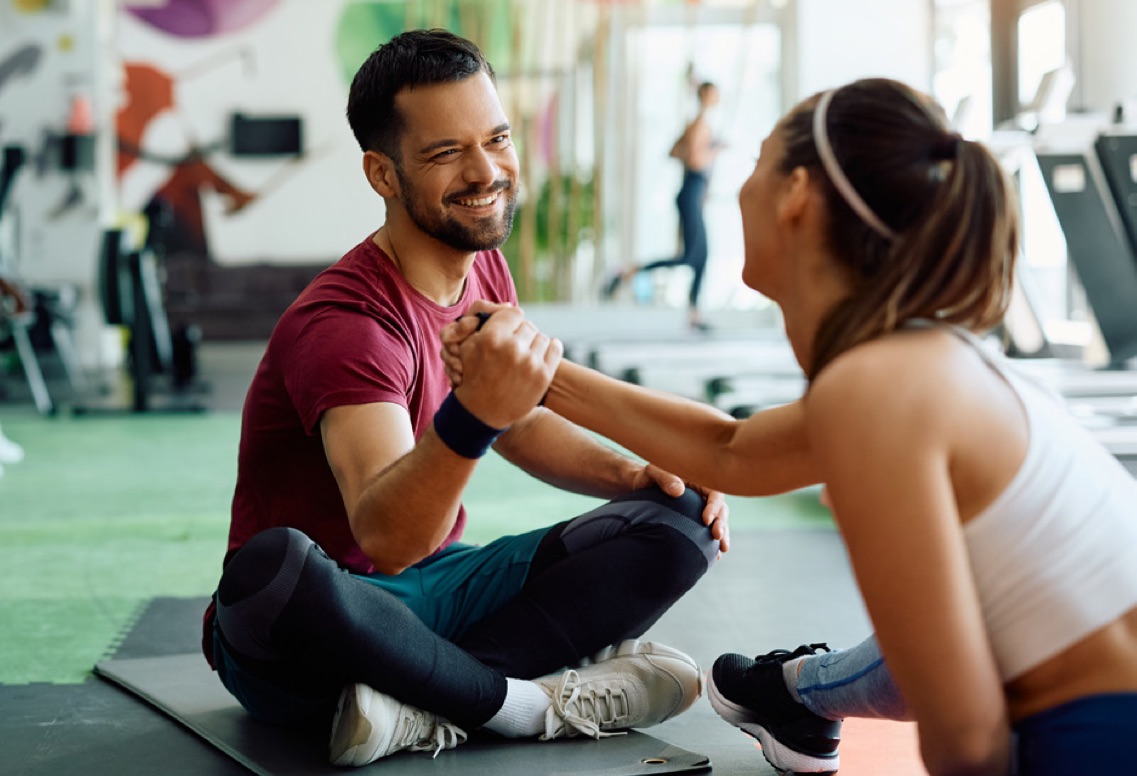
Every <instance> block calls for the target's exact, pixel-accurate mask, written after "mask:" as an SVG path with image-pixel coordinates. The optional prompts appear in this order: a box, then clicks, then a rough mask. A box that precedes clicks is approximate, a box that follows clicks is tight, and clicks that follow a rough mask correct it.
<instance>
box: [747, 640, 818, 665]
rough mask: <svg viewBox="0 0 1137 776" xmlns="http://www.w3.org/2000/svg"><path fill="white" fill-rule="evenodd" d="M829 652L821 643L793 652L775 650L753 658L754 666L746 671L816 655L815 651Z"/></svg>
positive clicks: (803, 646) (805, 645)
mask: <svg viewBox="0 0 1137 776" xmlns="http://www.w3.org/2000/svg"><path fill="white" fill-rule="evenodd" d="M818 650H821V651H823V652H829V651H830V649H829V645H828V644H826V643H824V642H822V643H819V644H803V645H801V646H800V647H798V648H797V649H795V650H794V651H793V652H791V651H790V650H788V649H775V650H773V651H771V652H767V653H766V654H765V655H758V656H756V657H755V658H754V664H753V665H751V666H750V667H749V668H747V669H746V670H747V671H752V670H754V669H756V668H758V667H759V666H765V665H769V664H770V663H785V662H788V661H789V660H792V659H793V658H795V657H802V656H804V655H816V654H817V651H818Z"/></svg>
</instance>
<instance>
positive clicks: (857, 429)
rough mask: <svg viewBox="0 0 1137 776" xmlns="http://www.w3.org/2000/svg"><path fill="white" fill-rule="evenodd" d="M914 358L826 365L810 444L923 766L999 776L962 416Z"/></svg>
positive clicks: (1002, 704)
mask: <svg viewBox="0 0 1137 776" xmlns="http://www.w3.org/2000/svg"><path fill="white" fill-rule="evenodd" d="M882 345H883V347H882ZM913 357H914V353H913V351H912V350H906V351H900V350H898V349H895V348H891V347H889V346H888V345H887V344H883V343H878V344H877V345H875V346H874V345H870V346H863V347H861V348H858V349H857V350H856V351H853V352H851V353H849V354H846V355H845V356H843V357H842V358H841V359H839V360H838V361H835V362H834V363H833V364H831V365H830V366H829V367H827V368H826V370H825V371H824V372H823V373H822V374H821V375H820V376H819V377H818V378H817V379H816V380H815V381H814V384H813V386H812V389H811V392H810V394H809V397H808V399H807V400H806V411H807V426H808V435H809V441H810V445H811V449H812V450H813V451H814V454H815V456H816V459H817V462H818V466H819V467H820V471H821V474H822V476H823V478H824V480H825V481H826V483H827V487H828V490H829V496H830V499H831V500H832V504H833V509H834V513H835V517H836V519H837V523H838V525H839V527H840V529H841V533H842V536H843V538H844V540H845V543H846V545H847V547H848V551H849V556H850V559H851V561H852V566H853V570H854V573H855V575H856V579H857V583H858V585H859V586H860V589H861V593H862V595H863V596H864V600H865V603H866V606H867V608H868V611H869V614H870V616H871V618H872V622H873V625H874V626H875V628H876V631H877V636H878V639H879V642H880V646H881V651H882V652H883V654H884V657H885V660H886V661H887V663H888V667H889V670H890V671H891V673H892V675H893V677H894V679H895V680H896V684H897V687H898V688H899V689H900V691H901V693H902V694H903V696H904V699H905V702H906V703H907V705H908V707H909V709H910V710H911V712H912V714H913V716H914V717H915V719H916V721H917V723H918V726H919V731H920V742H921V751H922V754H923V758H924V763H925V765H926V766H927V768H928V770H929V771H930V772H931V773H932V774H997V775H998V776H1005V774H1006V773H1008V768H1009V762H1010V759H1009V758H1010V730H1009V723H1008V720H1007V711H1006V701H1005V697H1004V692H1003V686H1002V682H1001V680H1000V677H999V674H998V671H997V668H996V665H995V660H994V656H993V654H992V651H991V647H990V645H989V643H988V639H987V633H986V628H985V626H984V622H983V618H982V614H981V611H980V606H979V599H978V594H977V592H976V590H975V587H974V584H973V581H972V577H971V573H970V568H969V564H968V558H967V548H966V545H965V543H964V537H963V530H962V525H961V523H960V516H959V513H958V510H957V508H956V492H955V486H954V484H953V480H952V464H953V449H954V447H953V444H952V439H953V434H954V431H953V426H955V425H958V424H959V423H960V422H961V421H960V419H959V418H957V417H955V414H956V413H954V412H953V408H952V397H951V392H952V389H951V387H950V385H951V383H950V376H945V375H943V374H937V372H936V368H935V365H934V364H924V365H919V364H917V365H914V364H913ZM916 357H917V358H918V356H916Z"/></svg>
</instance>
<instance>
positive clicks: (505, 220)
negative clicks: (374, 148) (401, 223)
mask: <svg viewBox="0 0 1137 776" xmlns="http://www.w3.org/2000/svg"><path fill="white" fill-rule="evenodd" d="M395 174H396V175H397V176H398V178H399V186H400V187H401V188H402V191H403V207H404V208H405V209H406V211H407V215H408V216H409V217H410V219H411V221H412V222H413V223H414V225H415V226H417V227H418V228H419V229H420V230H421V231H423V232H424V233H426V234H428V235H430V236H431V237H433V238H434V239H436V240H438V241H439V242H441V243H442V244H444V245H448V246H450V247H451V248H454V249H456V250H460V251H488V250H492V249H494V248H500V247H501V246H502V245H503V244H504V243H505V241H506V240H507V239H508V238H509V233H510V232H511V231H513V212H514V210H515V209H516V207H517V190H516V188H515V187H514V185H513V183H512V182H511V181H508V180H503V181H496V182H495V183H494V184H493V185H491V186H488V187H486V189H484V190H476V191H466V192H462V193H461V194H458V195H455V196H451V197H448V198H447V199H448V200H450V201H453V200H456V199H469V198H471V197H485V196H488V195H490V194H497V195H498V196H500V197H505V209H504V210H503V211H502V214H501V218H500V219H499V218H496V217H485V218H480V219H478V220H477V222H475V224H474V225H473V226H467V225H466V224H464V223H462V222H460V221H458V220H457V219H456V218H453V217H451V216H449V215H445V214H442V213H439V212H438V211H437V210H434V209H432V208H430V207H428V206H427V205H426V203H425V202H424V201H423V199H422V198H421V197H420V196H419V194H418V191H417V189H416V188H415V186H414V184H412V183H411V182H410V181H409V180H407V179H406V178H405V177H403V174H402V171H401V170H398V169H396V171H395Z"/></svg>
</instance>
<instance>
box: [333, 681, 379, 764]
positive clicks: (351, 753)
mask: <svg viewBox="0 0 1137 776" xmlns="http://www.w3.org/2000/svg"><path fill="white" fill-rule="evenodd" d="M364 694H367V695H369V698H366V699H365V698H364V697H363V696H364ZM378 697H379V696H378V694H377V693H375V692H374V691H372V690H371V689H370V688H368V687H366V686H365V685H361V684H353V685H351V686H350V687H346V688H344V691H343V693H342V694H341V695H340V699H339V703H337V704H336V714H335V717H334V718H333V720H332V736H331V740H330V741H329V743H328V760H329V761H330V762H331V764H332V765H366V764H367V763H369V762H373V761H374V760H377V759H379V758H378V757H376V756H375V752H377V751H378V750H379V748H380V747H379V746H376V745H374V744H373V743H371V741H372V737H373V734H374V727H373V726H372V725H371V722H370V721H368V719H367V711H368V710H369V707H370V704H371V701H373V700H375V699H376V698H378ZM380 702H382V701H381V700H380Z"/></svg>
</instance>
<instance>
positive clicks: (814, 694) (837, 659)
mask: <svg viewBox="0 0 1137 776" xmlns="http://www.w3.org/2000/svg"><path fill="white" fill-rule="evenodd" d="M786 686H787V687H789V688H790V694H791V695H794V696H795V698H797V699H798V700H800V701H801V702H802V703H804V704H805V707H806V708H807V709H809V710H810V711H812V712H813V713H814V714H817V715H818V716H821V717H825V718H826V719H844V718H845V717H871V718H876V719H895V720H909V719H911V716H910V715H909V713H908V709H907V707H906V706H905V704H904V699H903V698H902V697H900V691H899V690H897V689H896V684H895V683H894V682H893V681H892V674H890V673H889V671H888V666H886V665H885V664H884V658H883V657H881V654H880V647H879V646H877V643H876V638H875V637H870V638H868V639H866V640H864V641H862V642H861V643H860V644H858V645H857V646H855V647H853V648H851V649H843V650H837V651H835V652H822V653H820V654H817V655H810V656H807V657H804V658H802V664H801V671H799V672H797V681H796V683H795V685H793V686H791V685H790V683H789V682H788V681H787V682H786Z"/></svg>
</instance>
